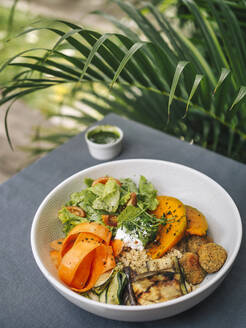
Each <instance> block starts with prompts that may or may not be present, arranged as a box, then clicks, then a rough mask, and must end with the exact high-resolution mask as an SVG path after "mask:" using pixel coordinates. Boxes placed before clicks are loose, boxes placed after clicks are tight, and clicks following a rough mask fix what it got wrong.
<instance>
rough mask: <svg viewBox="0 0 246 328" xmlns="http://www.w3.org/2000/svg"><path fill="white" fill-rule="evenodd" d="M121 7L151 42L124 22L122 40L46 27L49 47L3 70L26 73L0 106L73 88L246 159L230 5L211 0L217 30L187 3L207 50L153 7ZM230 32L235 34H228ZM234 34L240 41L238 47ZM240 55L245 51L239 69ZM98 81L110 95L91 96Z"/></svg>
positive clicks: (94, 103) (244, 80) (105, 107)
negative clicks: (49, 90)
mask: <svg viewBox="0 0 246 328" xmlns="http://www.w3.org/2000/svg"><path fill="white" fill-rule="evenodd" d="M116 3H117V4H118V6H119V7H120V8H121V9H122V10H123V11H124V12H125V13H126V14H127V15H128V16H129V18H131V19H132V20H134V22H135V23H136V24H137V26H138V27H139V29H141V31H142V34H143V35H144V36H145V38H147V41H141V38H139V37H137V35H136V34H135V32H132V31H130V30H129V28H123V26H122V25H120V26H119V24H117V25H118V27H120V28H121V31H123V32H124V33H125V35H123V34H119V33H106V34H100V33H98V32H95V31H92V30H88V29H83V28H82V27H80V26H78V25H76V24H74V23H71V22H66V21H59V23H60V24H61V26H62V27H59V28H51V27H47V30H49V31H50V32H52V33H55V34H56V35H57V36H58V40H57V42H56V43H55V45H54V46H53V47H52V48H51V49H39V50H41V51H42V54H41V55H40V53H39V55H38V56H30V55H26V52H22V53H20V54H17V55H15V56H14V57H12V58H11V59H10V60H8V61H7V62H6V63H5V64H4V65H3V66H2V70H5V69H7V68H8V67H10V66H18V67H22V68H23V74H18V76H17V77H15V79H13V80H12V81H11V82H10V83H9V84H8V85H7V86H5V88H4V90H3V93H2V99H1V100H0V105H2V104H4V103H6V102H8V101H9V100H16V99H18V98H19V97H22V96H24V95H25V94H28V93H32V92H34V91H38V90H41V89H45V88H48V87H52V86H55V85H58V84H60V83H70V84H73V85H74V89H73V93H74V95H75V96H76V97H77V98H79V97H80V95H81V91H82V92H85V93H86V92H87V93H89V94H91V95H92V96H93V97H92V98H89V99H84V98H83V102H84V104H86V105H89V106H91V107H92V108H94V109H95V110H96V111H98V113H101V114H102V115H105V114H106V113H107V112H110V111H114V112H116V113H119V114H120V115H124V116H127V117H129V118H132V119H134V120H137V121H140V122H143V123H145V124H148V125H150V126H153V127H155V128H158V129H159V130H162V131H166V132H168V133H171V134H174V135H177V136H178V137H182V138H184V139H185V140H188V141H194V142H196V143H197V144H200V145H202V146H204V147H207V148H210V149H213V150H215V151H218V152H221V153H223V154H226V155H228V156H234V157H235V158H240V159H241V160H243V161H246V157H245V154H243V152H242V149H243V148H242V147H243V146H242V145H243V144H245V142H246V125H245V120H246V113H245V103H244V100H245V96H246V87H245V85H246V77H245V76H243V75H244V74H242V72H244V68H245V65H246V64H245V63H244V62H243V58H245V57H244V56H245V48H246V43H245V42H246V41H245V39H244V36H243V31H242V27H241V25H240V24H239V23H238V21H237V19H236V15H235V14H234V13H233V11H232V10H231V8H230V6H229V5H228V4H227V2H226V1H218V2H217V1H216V0H214V1H213V3H212V4H211V6H209V8H208V10H210V11H211V12H210V15H211V16H213V17H219V18H220V22H219V23H217V24H215V23H214V22H211V21H210V20H209V19H208V16H207V15H205V13H204V9H202V10H201V9H200V8H199V7H198V6H197V4H196V3H195V2H194V1H193V0H183V4H184V5H185V6H186V8H187V10H188V12H189V14H190V15H191V16H192V17H193V20H194V22H195V24H196V27H197V29H198V30H199V33H200V35H201V36H202V37H203V44H202V46H203V51H200V48H199V47H200V44H199V47H197V44H195V43H194V42H193V39H192V37H189V36H185V35H184V33H182V32H181V31H180V30H179V29H176V28H173V27H172V25H171V24H170V22H169V21H168V19H167V18H166V17H165V15H164V14H163V13H162V12H161V11H158V10H157V8H156V7H154V6H153V5H152V4H150V3H149V4H147V5H146V6H145V8H146V9H148V15H147V16H146V15H145V14H144V11H143V10H141V9H137V8H135V7H134V6H132V5H131V4H129V3H127V2H125V1H121V0H116ZM111 20H112V19H111ZM231 20H232V21H233V22H232V23H231V24H229V21H231ZM122 24H123V23H122ZM37 29H40V28H37ZM42 29H44V28H42ZM67 29H69V30H67ZM225 29H229V30H230V31H229V32H228V33H227V35H225ZM31 30H32V31H33V30H34V29H31ZM40 30H41V29H40ZM25 33H28V31H26V32H25ZM230 35H231V37H228V36H230ZM235 35H239V39H240V42H239V41H238V40H236V38H235ZM167 38H168V41H167V40H166V39H167ZM242 42H243V45H242V44H241V43H242ZM63 44H66V46H67V47H70V48H72V49H74V50H75V51H76V55H75V56H67V55H65V54H63V52H62V50H61V49H60V47H61V46H62V45H63ZM233 47H234V48H233ZM230 48H231V49H232V48H233V49H232V50H231V52H230ZM234 49H235V50H234ZM30 51H35V49H30ZM235 51H237V52H240V55H238V62H237V63H234V60H235V53H234V52H235ZM18 59H21V61H20V60H18ZM98 82H99V83H101V84H102V85H104V86H105V85H106V86H107V87H109V93H108V94H107V95H103V94H100V92H97V91H95V90H90V92H88V91H86V88H85V85H88V83H90V84H91V85H93V84H94V83H98ZM110 87H111V89H110ZM225 90H226V95H225ZM109 95H110V96H109ZM171 105H172V110H170V109H171ZM229 108H230V109H231V110H229ZM188 109H189V110H188ZM184 113H186V115H185V117H184ZM58 115H59V114H58ZM70 118H71V117H70ZM182 118H183V119H182ZM76 120H77V121H79V122H81V123H83V124H90V123H91V122H93V118H91V117H90V115H87V116H86V115H84V114H81V117H79V118H77V119H76ZM167 121H169V124H167ZM6 128H7V127H6ZM238 143H240V145H241V146H240V147H239V146H238ZM237 152H239V154H238V153H237Z"/></svg>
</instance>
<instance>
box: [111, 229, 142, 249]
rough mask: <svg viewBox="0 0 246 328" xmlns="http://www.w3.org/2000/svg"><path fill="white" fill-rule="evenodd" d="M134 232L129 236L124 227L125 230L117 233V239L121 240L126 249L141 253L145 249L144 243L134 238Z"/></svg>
mask: <svg viewBox="0 0 246 328" xmlns="http://www.w3.org/2000/svg"><path fill="white" fill-rule="evenodd" d="M134 232H135V231H132V234H129V233H128V232H126V230H125V228H124V227H123V229H121V228H119V229H118V230H117V232H116V236H115V239H121V240H122V241H123V242H124V245H125V246H126V247H131V248H133V249H138V250H139V251H142V250H143V249H144V247H143V243H142V242H141V240H140V239H138V238H136V237H135V236H134Z"/></svg>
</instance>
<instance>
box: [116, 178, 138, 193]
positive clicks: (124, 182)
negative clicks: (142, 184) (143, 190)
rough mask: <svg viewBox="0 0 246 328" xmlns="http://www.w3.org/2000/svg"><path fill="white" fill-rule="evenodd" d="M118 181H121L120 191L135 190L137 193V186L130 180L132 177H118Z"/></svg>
mask: <svg viewBox="0 0 246 328" xmlns="http://www.w3.org/2000/svg"><path fill="white" fill-rule="evenodd" d="M120 182H121V190H122V191H125V192H127V193H128V192H130V193H131V192H135V193H137V192H138V188H137V186H136V183H135V182H134V181H133V180H132V179H129V178H126V179H120Z"/></svg>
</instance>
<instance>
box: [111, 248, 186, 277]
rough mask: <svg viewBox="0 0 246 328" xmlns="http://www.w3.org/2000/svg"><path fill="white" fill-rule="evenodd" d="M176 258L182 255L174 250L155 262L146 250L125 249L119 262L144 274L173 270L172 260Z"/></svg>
mask: <svg viewBox="0 0 246 328" xmlns="http://www.w3.org/2000/svg"><path fill="white" fill-rule="evenodd" d="M174 256H176V257H177V258H181V257H182V253H181V252H180V251H179V250H177V249H175V248H172V249H171V250H170V251H169V252H167V253H166V254H165V255H164V256H163V257H161V258H159V259H155V260H153V259H152V258H151V257H149V256H148V254H147V252H146V250H137V249H131V248H125V249H124V250H123V251H122V252H121V254H120V255H119V256H118V259H117V260H118V262H120V263H122V264H123V266H130V267H131V268H132V270H134V271H135V272H136V273H143V272H146V271H157V270H165V269H172V267H173V260H172V258H173V257H174Z"/></svg>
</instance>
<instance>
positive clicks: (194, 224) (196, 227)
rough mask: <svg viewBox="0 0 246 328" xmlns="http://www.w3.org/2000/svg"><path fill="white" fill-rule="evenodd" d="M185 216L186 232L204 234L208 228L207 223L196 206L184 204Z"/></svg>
mask: <svg viewBox="0 0 246 328" xmlns="http://www.w3.org/2000/svg"><path fill="white" fill-rule="evenodd" d="M185 208H186V217H187V229H186V232H187V233H188V234H189V235H197V236H205V235H206V234H207V230H208V223H207V221H206V218H205V216H204V215H203V214H202V213H201V212H200V211H198V210H197V209H196V208H194V207H191V206H189V205H185Z"/></svg>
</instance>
